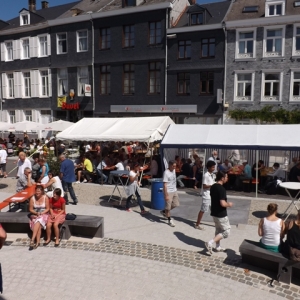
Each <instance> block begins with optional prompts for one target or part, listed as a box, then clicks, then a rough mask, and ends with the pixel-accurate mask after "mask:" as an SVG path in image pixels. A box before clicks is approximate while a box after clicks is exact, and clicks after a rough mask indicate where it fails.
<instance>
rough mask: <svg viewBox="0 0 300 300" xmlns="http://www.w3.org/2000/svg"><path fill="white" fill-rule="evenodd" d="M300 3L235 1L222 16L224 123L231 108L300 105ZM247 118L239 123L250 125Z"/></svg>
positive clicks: (291, 107)
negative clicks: (224, 24) (223, 32)
mask: <svg viewBox="0 0 300 300" xmlns="http://www.w3.org/2000/svg"><path fill="white" fill-rule="evenodd" d="M299 15H300V2H298V1H293V0H276V1H273V0H266V1H259V0H236V1H234V2H233V3H232V4H231V7H230V9H229V11H228V14H227V16H226V18H225V22H226V34H227V51H226V52H227V55H226V57H227V59H226V66H225V68H226V73H225V80H226V81H225V85H226V90H225V102H224V104H225V110H227V111H225V114H224V123H235V121H234V120H233V119H230V118H228V111H230V110H236V109H239V110H245V111H252V110H259V109H261V108H263V107H265V106H267V105H268V106H272V108H273V109H275V110H276V109H278V108H284V109H286V110H294V109H299V107H300V22H299V21H300V19H299ZM251 122H252V121H251V120H240V121H239V122H238V123H243V124H249V123H251Z"/></svg>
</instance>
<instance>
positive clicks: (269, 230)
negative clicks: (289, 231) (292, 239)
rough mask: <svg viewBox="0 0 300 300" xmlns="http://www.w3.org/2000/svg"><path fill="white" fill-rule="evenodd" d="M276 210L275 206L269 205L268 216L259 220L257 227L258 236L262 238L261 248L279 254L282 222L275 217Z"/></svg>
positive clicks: (282, 228)
mask: <svg viewBox="0 0 300 300" xmlns="http://www.w3.org/2000/svg"><path fill="white" fill-rule="evenodd" d="M277 209H278V205H277V204H275V203H270V204H269V205H268V208H267V210H268V216H267V217H266V218H263V219H261V220H260V222H259V225H258V235H259V236H261V237H262V238H261V240H260V245H261V247H262V248H265V249H267V250H270V251H272V252H279V246H280V243H281V239H282V238H283V236H284V222H283V221H282V220H281V219H279V218H278V217H277V216H276V214H277Z"/></svg>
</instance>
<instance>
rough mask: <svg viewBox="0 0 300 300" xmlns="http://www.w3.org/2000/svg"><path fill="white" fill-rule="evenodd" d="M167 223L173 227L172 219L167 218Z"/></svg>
mask: <svg viewBox="0 0 300 300" xmlns="http://www.w3.org/2000/svg"><path fill="white" fill-rule="evenodd" d="M168 224H169V225H170V226H171V227H175V224H174V221H173V220H172V219H170V220H169V222H168Z"/></svg>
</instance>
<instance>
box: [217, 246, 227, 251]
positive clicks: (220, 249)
mask: <svg viewBox="0 0 300 300" xmlns="http://www.w3.org/2000/svg"><path fill="white" fill-rule="evenodd" d="M214 250H215V251H216V252H226V249H224V248H222V247H221V246H218V247H216V248H215V249H214Z"/></svg>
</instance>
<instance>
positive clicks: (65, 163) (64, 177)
mask: <svg viewBox="0 0 300 300" xmlns="http://www.w3.org/2000/svg"><path fill="white" fill-rule="evenodd" d="M59 158H60V161H61V165H60V179H61V181H62V186H63V190H64V192H65V195H64V198H65V200H66V205H68V204H69V199H68V192H69V193H70V196H71V198H72V200H73V204H74V205H77V203H78V199H77V197H76V195H75V192H74V190H73V186H72V183H73V182H75V181H76V180H75V172H74V164H73V162H72V161H71V160H70V159H68V158H66V157H65V155H64V154H62V155H60V157H59Z"/></svg>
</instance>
